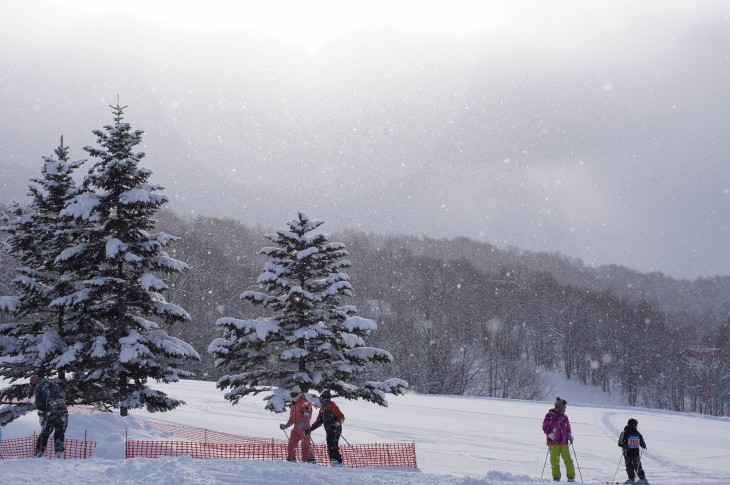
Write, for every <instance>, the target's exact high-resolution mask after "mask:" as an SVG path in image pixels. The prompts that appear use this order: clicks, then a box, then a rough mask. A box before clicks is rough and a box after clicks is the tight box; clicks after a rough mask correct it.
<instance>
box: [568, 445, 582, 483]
mask: <svg viewBox="0 0 730 485" xmlns="http://www.w3.org/2000/svg"><path fill="white" fill-rule="evenodd" d="M570 446H572V447H573V454H574V455H575V466H577V467H578V474H579V475H580V482H581V483H584V482H583V474H582V473H581V471H580V464H579V463H578V453H576V452H575V445H574V444H573V443H570Z"/></svg>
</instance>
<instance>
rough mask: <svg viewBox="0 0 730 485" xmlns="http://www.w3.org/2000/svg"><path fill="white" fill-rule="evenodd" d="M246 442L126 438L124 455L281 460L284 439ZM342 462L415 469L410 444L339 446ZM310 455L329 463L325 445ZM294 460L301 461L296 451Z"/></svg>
mask: <svg viewBox="0 0 730 485" xmlns="http://www.w3.org/2000/svg"><path fill="white" fill-rule="evenodd" d="M255 440H256V441H257V442H251V443H247V444H230V443H204V442H192V441H140V440H127V444H126V445H127V446H126V453H127V458H158V457H160V456H173V457H175V456H189V457H191V458H203V459H219V458H243V459H249V460H285V459H286V441H284V440H277V439H271V440H268V441H265V440H262V439H255ZM340 454H341V455H342V465H343V466H348V467H370V468H374V467H384V466H395V467H408V468H416V447H415V444H414V443H368V444H356V445H340ZM314 455H315V458H316V460H317V463H318V464H320V465H326V466H329V465H330V461H329V457H328V455H327V445H324V444H315V445H314ZM297 459H299V460H301V455H300V453H299V450H298V451H297Z"/></svg>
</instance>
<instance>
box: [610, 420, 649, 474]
mask: <svg viewBox="0 0 730 485" xmlns="http://www.w3.org/2000/svg"><path fill="white" fill-rule="evenodd" d="M638 425H639V422H638V421H637V420H635V419H634V418H631V419H629V422H628V423H627V424H626V427H625V428H624V430H623V432H622V433H621V435H620V436H619V437H618V445H619V446H620V447H621V448H622V449H623V450H624V451H623V453H624V462H626V474H627V475H628V476H629V479H628V480H626V481H625V482H624V483H637V484H639V483H640V484H644V485H648V484H649V482H648V481H646V475H645V474H644V469H643V468H642V467H641V451H640V450H639V447H642V448H644V449H646V443H644V437H643V436H642V435H641V433H639V430H638V429H636V428H637V426H638ZM637 474H638V475H639V481H638V482H634V478H635V477H636V475H637Z"/></svg>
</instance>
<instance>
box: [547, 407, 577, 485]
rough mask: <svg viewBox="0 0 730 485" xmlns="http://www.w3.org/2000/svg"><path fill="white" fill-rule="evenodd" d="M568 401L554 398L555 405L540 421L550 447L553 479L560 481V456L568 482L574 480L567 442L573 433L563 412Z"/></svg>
mask: <svg viewBox="0 0 730 485" xmlns="http://www.w3.org/2000/svg"><path fill="white" fill-rule="evenodd" d="M567 404H568V401H566V400H565V399H560V397H558V398H557V399H555V407H554V408H553V409H551V410H550V411H548V413H547V414H546V415H545V419H544V420H543V422H542V431H543V432H544V433H545V436H547V445H548V447H549V449H550V466H551V468H552V472H553V481H556V482H559V481H560V457H561V456H562V457H563V462H565V474H566V475H567V476H568V481H569V482H574V481H575V467H574V466H573V459H572V458H571V457H570V449H569V448H568V443H572V442H573V435H572V434H571V433H570V421H569V420H568V416H566V414H565V406H566V405H567Z"/></svg>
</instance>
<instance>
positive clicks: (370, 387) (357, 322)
mask: <svg viewBox="0 0 730 485" xmlns="http://www.w3.org/2000/svg"><path fill="white" fill-rule="evenodd" d="M321 224H322V221H317V220H310V219H309V217H308V216H307V215H306V214H304V213H303V212H299V215H298V217H297V219H294V220H291V221H289V222H288V223H287V225H288V229H279V230H278V231H277V232H275V233H271V234H267V235H266V237H267V239H269V240H270V241H272V242H273V243H274V244H276V247H267V248H263V249H262V250H261V253H262V254H265V255H266V256H268V257H269V260H268V262H267V263H266V264H265V265H264V269H263V271H262V272H261V274H260V276H259V277H258V280H257V282H258V284H259V285H260V287H262V289H263V290H265V292H258V291H246V292H244V293H243V294H242V295H241V298H242V299H245V300H248V301H250V302H252V303H253V304H256V305H263V306H264V307H266V308H268V309H270V310H271V312H272V315H271V316H269V317H262V318H258V319H255V320H238V319H235V318H221V319H219V320H218V321H217V322H216V325H218V326H220V327H222V328H223V331H224V332H223V338H218V339H215V340H214V341H213V342H212V343H211V345H210V347H209V349H208V350H209V351H210V352H212V353H213V354H214V356H215V357H216V359H217V360H216V366H227V368H229V369H232V370H234V371H235V372H237V373H236V374H233V375H226V376H223V377H221V379H219V380H218V384H217V385H218V388H220V389H230V391H229V392H227V393H226V395H225V398H226V399H228V400H230V401H231V402H232V403H233V404H236V403H237V402H238V400H239V399H240V398H242V397H244V396H247V395H249V394H257V393H259V392H268V391H273V392H272V393H271V394H269V395H267V396H266V397H265V399H266V400H267V401H268V403H267V405H266V408H267V409H269V410H271V411H275V412H282V411H283V410H284V407H285V404H286V402H287V400H288V399H289V389H290V388H291V387H292V386H294V385H299V386H300V387H301V388H302V390H304V391H305V392H306V391H308V390H318V391H322V390H324V389H331V390H332V391H334V392H336V393H337V394H338V395H339V396H342V397H344V398H347V399H358V398H362V399H365V400H367V401H371V402H375V403H377V404H380V405H383V406H386V405H387V402H386V400H385V393H392V394H401V393H402V392H403V391H404V389H405V388H406V387H407V386H408V383H407V382H405V381H403V380H401V379H395V378H393V379H388V380H387V381H385V382H371V381H365V382H362V383H361V382H359V381H358V378H359V377H360V376H361V375H362V374H363V373H365V371H366V370H367V369H368V366H370V365H372V364H374V363H378V362H380V363H390V362H392V360H393V358H392V356H391V355H390V354H389V353H388V352H386V351H384V350H381V349H377V348H372V347H366V346H365V342H364V340H363V337H365V336H367V335H368V334H370V333H371V332H373V331H374V330H376V328H377V325H376V324H375V322H374V321H372V320H368V319H365V318H361V317H358V316H356V312H357V310H356V308H355V307H354V306H351V305H343V304H342V303H341V300H342V299H343V297H349V296H351V295H352V293H351V290H352V286H351V284H350V281H349V277H348V276H347V274H345V273H343V272H342V271H341V270H342V269H343V268H346V267H348V266H349V265H350V262H349V261H347V260H345V259H343V258H344V257H345V256H346V255H347V251H345V246H344V245H343V244H341V243H337V242H328V241H329V236H328V235H327V234H324V233H318V234H313V235H310V234H309V233H310V232H312V231H313V230H314V229H316V228H317V227H319V226H320V225H321Z"/></svg>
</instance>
